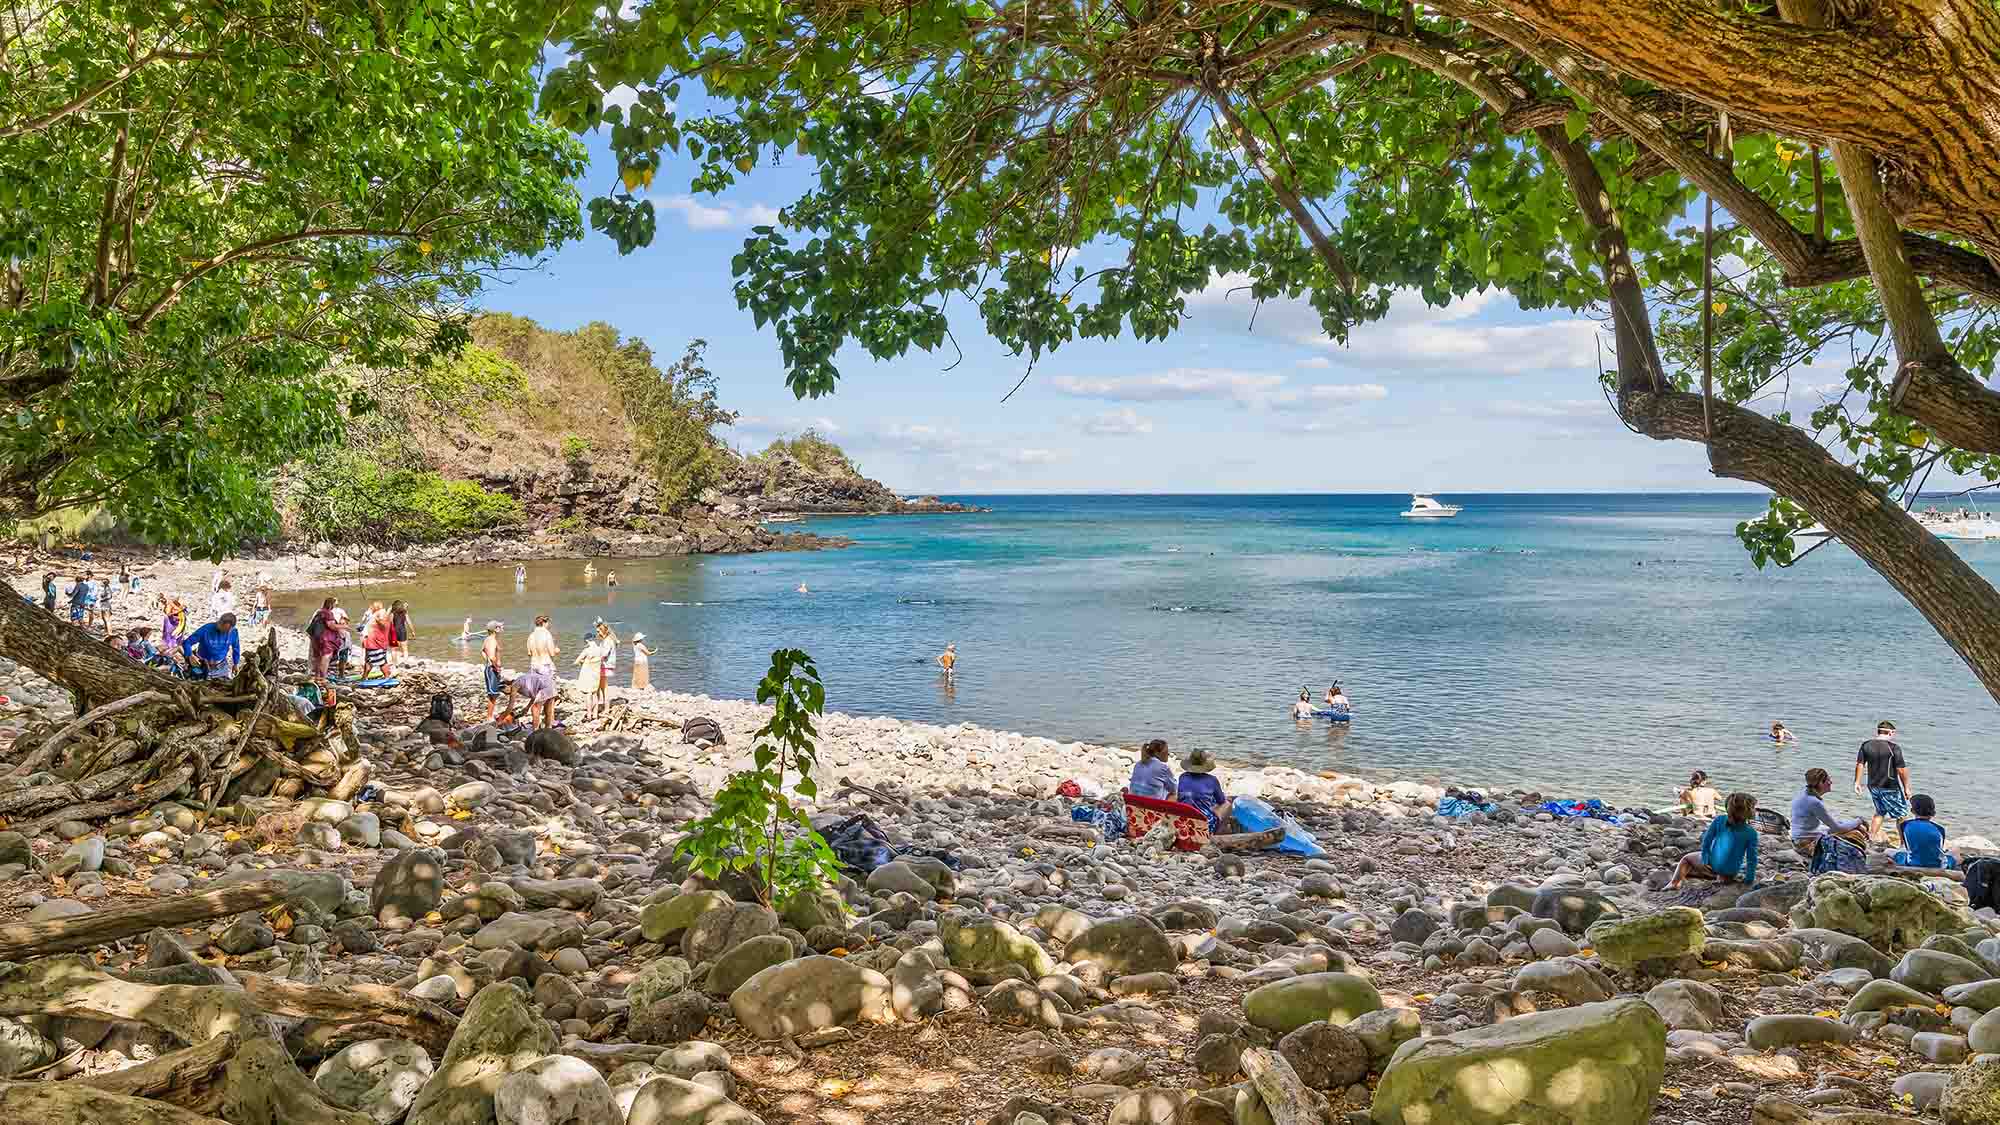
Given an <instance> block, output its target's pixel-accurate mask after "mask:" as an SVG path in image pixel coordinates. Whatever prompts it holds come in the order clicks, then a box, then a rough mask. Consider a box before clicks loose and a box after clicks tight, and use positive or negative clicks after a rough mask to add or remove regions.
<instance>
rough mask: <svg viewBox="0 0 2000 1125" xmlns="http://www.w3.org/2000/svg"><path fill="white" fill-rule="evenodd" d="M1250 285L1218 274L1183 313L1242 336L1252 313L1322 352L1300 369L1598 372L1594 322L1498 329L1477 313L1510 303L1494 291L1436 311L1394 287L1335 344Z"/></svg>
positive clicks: (1260, 325)
mask: <svg viewBox="0 0 2000 1125" xmlns="http://www.w3.org/2000/svg"><path fill="white" fill-rule="evenodd" d="M1248 284H1249V278H1248V277H1247V276H1245V275H1243V274H1222V275H1218V276H1217V277H1216V278H1215V280H1214V281H1212V282H1211V283H1209V286H1208V288H1206V289H1203V290H1202V291H1201V292H1200V293H1197V294H1195V295H1193V296H1192V297H1190V298H1189V299H1188V309H1189V316H1190V317H1191V318H1192V319H1194V320H1195V321H1197V322H1203V323H1206V324H1207V325H1208V326H1209V327H1210V328H1211V329H1212V330H1215V331H1228V332H1241V331H1244V330H1245V329H1246V328H1247V327H1248V326H1249V324H1250V317H1251V315H1252V310H1253V309H1255V315H1256V330H1257V331H1258V333H1260V334H1261V333H1265V332H1269V333H1273V334H1275V335H1277V336H1279V337H1281V338H1283V339H1286V340H1289V341H1291V342H1292V343H1295V344H1299V345H1303V346H1305V347H1310V348H1317V349H1322V350H1324V351H1325V352H1326V353H1327V354H1326V355H1325V356H1314V357H1311V358H1308V359H1304V360H1301V361H1299V366H1301V367H1330V366H1340V367H1352V368H1357V369H1361V370H1366V371H1371V372H1373V371H1384V372H1393V373H1397V374H1407V375H1428V376H1454V375H1462V376H1473V377H1478V376H1493V375H1503V376H1507V375H1525V374H1531V373H1536V372H1554V371H1574V370H1579V369H1581V370H1585V371H1593V370H1596V367H1595V364H1596V362H1597V358H1596V357H1597V342H1598V338H1599V329H1598V326H1597V324H1596V323H1595V322H1594V321H1591V320H1589V319H1587V318H1583V317H1570V316H1557V317H1551V318H1548V319H1545V320H1539V321H1533V322H1529V323H1504V324H1503V323H1494V322H1492V321H1490V320H1486V319H1481V314H1482V313H1487V312H1493V313H1498V312H1500V311H1501V310H1502V309H1503V308H1505V307H1506V306H1507V305H1508V304H1509V303H1510V302H1506V301H1503V300H1502V299H1501V298H1502V297H1503V294H1502V293H1501V292H1500V291H1499V290H1494V289H1488V290H1484V291H1482V292H1478V293H1468V294H1466V295H1465V296H1463V297H1460V298H1458V299H1457V300H1455V301H1453V302H1451V303H1450V304H1449V305H1446V306H1444V307H1442V308H1435V307H1432V306H1431V305H1429V304H1426V303H1425V301H1424V298H1423V295H1422V294H1421V293H1418V292H1417V291H1416V290H1413V289H1404V290H1398V291H1397V292H1396V294H1395V295H1394V296H1393V297H1392V298H1391V299H1390V302H1389V312H1388V314H1387V315H1386V316H1384V317H1383V318H1382V319H1380V320H1377V321H1371V322H1369V323H1367V324H1358V325H1355V326H1354V327H1353V328H1352V329H1351V330H1350V331H1349V333H1348V342H1347V343H1346V344H1345V345H1341V344H1339V343H1336V342H1335V341H1334V340H1333V339H1332V338H1331V337H1329V336H1327V334H1326V332H1325V330H1324V329H1323V328H1322V327H1321V326H1320V319H1319V313H1318V312H1317V311H1316V310H1314V309H1313V307H1312V306H1311V305H1310V304H1309V303H1307V302H1306V301H1304V300H1273V301H1266V302H1264V304H1263V305H1262V306H1261V307H1258V306H1257V305H1256V303H1255V302H1254V301H1253V300H1251V298H1250V295H1249V293H1248V291H1247V289H1246V288H1245V287H1246V286H1248ZM1316 360H1318V361H1323V362H1315V361H1316Z"/></svg>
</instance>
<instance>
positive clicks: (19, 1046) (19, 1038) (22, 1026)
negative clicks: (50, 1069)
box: [0, 1018, 62, 1078]
mask: <svg viewBox="0 0 2000 1125" xmlns="http://www.w3.org/2000/svg"><path fill="white" fill-rule="evenodd" d="M61 1054H62V1051H61V1049H60V1048H59V1047H58V1046H57V1044H56V1041H55V1040H53V1039H51V1038H49V1037H48V1036H47V1035H44V1034H42V1032H41V1030H40V1029H38V1028H36V1027H35V1026H34V1025H33V1024H29V1023H26V1022H23V1021H21V1020H16V1019H6V1018H0V1078H12V1077H14V1076H15V1075H16V1074H19V1073H21V1072H22V1071H24V1070H39V1069H41V1068H42V1067H45V1066H47V1065H48V1064H50V1063H52V1062H54V1061H56V1058H57V1057H58V1056H59V1055H61Z"/></svg>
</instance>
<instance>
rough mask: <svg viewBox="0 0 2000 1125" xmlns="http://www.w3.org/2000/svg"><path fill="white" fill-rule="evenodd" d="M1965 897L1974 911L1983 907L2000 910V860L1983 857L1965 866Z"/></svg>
mask: <svg viewBox="0 0 2000 1125" xmlns="http://www.w3.org/2000/svg"><path fill="white" fill-rule="evenodd" d="M1965 897H1966V898H1967V899H1969V900H1971V903H1972V909H1974V910H1977V909H1979V908H1980V907H1982V906H1991V907H1993V908H1994V909H1996V910H2000V859H1994V858H1993V857H1991V856H1981V857H1979V858H1978V859H1975V860H1972V861H1971V862H1969V863H1967V864H1966V865H1965Z"/></svg>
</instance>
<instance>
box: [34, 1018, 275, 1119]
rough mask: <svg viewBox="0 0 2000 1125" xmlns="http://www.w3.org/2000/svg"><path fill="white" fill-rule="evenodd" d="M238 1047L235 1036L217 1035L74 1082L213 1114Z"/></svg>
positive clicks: (219, 1100) (96, 1088)
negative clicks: (223, 1075)
mask: <svg viewBox="0 0 2000 1125" xmlns="http://www.w3.org/2000/svg"><path fill="white" fill-rule="evenodd" d="M236 1047H237V1039H236V1037H235V1036H234V1035H218V1036H216V1037H215V1038H213V1039H210V1040H209V1041H208V1042H206V1043H197V1044H195V1045H194V1046H192V1047H183V1048H181V1049H180V1050H178V1051H174V1052H171V1053H169V1054H165V1055H161V1056H160V1057H159V1058H156V1059H153V1060H152V1061H150V1062H143V1063H140V1064H139V1065H138V1066H131V1067H126V1068H125V1069H124V1070H114V1071H112V1072H111V1073H109V1074H94V1075H90V1076H87V1077H84V1078H77V1079H74V1080H73V1081H74V1082H75V1083H76V1084H77V1085H80V1086H88V1087H90V1088H92V1089H94V1090H102V1091H104V1092H105V1093H107V1094H122V1095H124V1096H125V1097H128V1098H153V1099H155V1100H158V1101H163V1102H166V1103H168V1104H170V1105H176V1106H179V1107H180V1108H182V1109H185V1110H187V1111H189V1112H191V1113H200V1114H207V1115H209V1116H214V1114H215V1113H216V1112H217V1111H218V1110H220V1109H221V1108H222V1069H223V1067H225V1066H227V1065H228V1063H229V1060H230V1058H231V1057H232V1056H234V1055H235V1054H236Z"/></svg>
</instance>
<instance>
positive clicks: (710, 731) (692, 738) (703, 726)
mask: <svg viewBox="0 0 2000 1125" xmlns="http://www.w3.org/2000/svg"><path fill="white" fill-rule="evenodd" d="M681 741H682V742H706V743H708V744H709V745H711V746H720V745H722V724H721V723H718V722H716V721H715V720H714V719H711V718H708V717H707V716H696V717H695V718H692V719H689V720H687V721H685V722H683V723H682V724H681Z"/></svg>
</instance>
